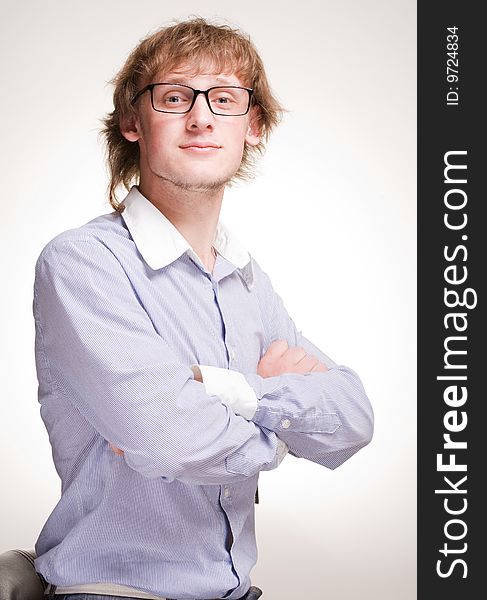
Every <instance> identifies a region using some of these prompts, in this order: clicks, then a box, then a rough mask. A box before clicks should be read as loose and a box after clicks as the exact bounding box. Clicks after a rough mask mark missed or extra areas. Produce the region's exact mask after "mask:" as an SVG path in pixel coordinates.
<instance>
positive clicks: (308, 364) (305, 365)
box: [296, 355, 319, 373]
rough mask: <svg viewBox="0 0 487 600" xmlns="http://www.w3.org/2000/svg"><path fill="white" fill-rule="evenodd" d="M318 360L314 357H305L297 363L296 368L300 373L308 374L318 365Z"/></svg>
mask: <svg viewBox="0 0 487 600" xmlns="http://www.w3.org/2000/svg"><path fill="white" fill-rule="evenodd" d="M318 362H319V361H318V359H317V358H316V357H315V356H308V355H305V357H304V358H303V359H301V360H300V361H299V362H298V363H297V365H296V366H297V367H298V368H299V370H300V371H301V373H309V372H310V371H312V370H313V369H314V367H316V366H317V365H318Z"/></svg>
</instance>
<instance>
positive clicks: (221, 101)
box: [216, 96, 232, 104]
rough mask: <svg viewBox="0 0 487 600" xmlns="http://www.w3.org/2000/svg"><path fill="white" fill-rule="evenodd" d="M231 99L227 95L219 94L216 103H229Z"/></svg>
mask: <svg viewBox="0 0 487 600" xmlns="http://www.w3.org/2000/svg"><path fill="white" fill-rule="evenodd" d="M231 101H232V99H231V98H228V97H227V96H220V98H216V102H217V103H218V104H229V103H230V102H231Z"/></svg>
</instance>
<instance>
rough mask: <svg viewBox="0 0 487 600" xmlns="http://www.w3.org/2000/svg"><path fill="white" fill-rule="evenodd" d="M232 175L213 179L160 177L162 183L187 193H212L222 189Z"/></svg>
mask: <svg viewBox="0 0 487 600" xmlns="http://www.w3.org/2000/svg"><path fill="white" fill-rule="evenodd" d="M233 175H234V173H232V174H231V175H227V176H225V177H220V178H213V179H210V178H208V177H202V178H182V177H181V178H178V177H161V179H163V180H164V181H168V182H169V183H172V184H173V185H174V186H175V187H177V188H180V189H182V190H185V191H187V192H214V191H217V190H221V189H222V188H224V187H225V186H226V185H227V184H228V183H229V182H230V181H231V179H232V177H233Z"/></svg>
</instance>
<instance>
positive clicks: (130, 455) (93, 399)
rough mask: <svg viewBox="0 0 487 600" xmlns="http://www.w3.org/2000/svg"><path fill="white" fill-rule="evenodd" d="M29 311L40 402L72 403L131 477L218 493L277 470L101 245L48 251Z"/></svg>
mask: <svg viewBox="0 0 487 600" xmlns="http://www.w3.org/2000/svg"><path fill="white" fill-rule="evenodd" d="M33 309H34V317H35V323H36V357H37V365H38V369H42V370H43V371H44V370H45V371H46V372H47V376H44V377H43V378H42V381H43V386H44V387H43V388H42V389H41V388H40V389H39V394H40V399H41V400H42V398H47V397H48V396H49V397H52V398H54V399H55V398H56V397H58V396H59V397H63V398H64V399H67V401H68V402H71V403H72V404H73V405H74V406H75V407H76V409H77V410H78V411H79V412H80V414H81V415H82V416H83V417H84V418H85V419H86V420H87V421H88V422H89V423H90V424H91V426H92V427H93V428H94V429H95V430H96V431H97V432H98V433H99V435H100V436H102V437H103V438H104V439H105V440H107V442H108V441H109V442H111V443H112V444H114V445H115V446H117V447H118V448H120V449H121V450H123V452H124V460H125V461H126V463H127V464H128V466H129V467H131V468H132V469H134V470H136V471H138V472H140V473H141V474H142V475H144V476H146V477H151V478H154V477H163V478H165V479H166V480H167V481H172V480H174V479H179V480H180V481H184V482H187V483H195V484H220V483H227V482H233V481H238V480H242V479H244V478H246V477H250V476H253V475H255V473H257V472H258V471H259V470H269V469H272V468H275V467H276V466H277V465H278V464H279V462H280V461H281V460H282V458H283V452H282V450H283V448H282V444H280V443H279V441H278V437H277V436H276V433H274V432H273V431H270V429H267V428H266V426H265V425H257V424H256V423H255V422H252V421H248V420H246V419H244V418H243V417H241V416H238V415H235V414H234V413H233V411H231V410H230V409H229V408H228V407H227V406H226V405H225V404H224V403H222V402H221V401H220V399H219V398H218V397H217V396H215V395H210V394H208V393H207V392H206V390H205V387H204V385H203V384H202V383H200V382H198V381H195V379H194V376H193V372H192V370H191V369H190V367H189V365H184V364H182V363H181V362H180V360H179V359H178V357H177V355H176V354H175V352H173V350H172V349H171V348H169V347H168V346H167V344H166V342H165V341H164V340H163V339H162V338H161V336H160V335H158V333H157V332H156V330H155V329H154V327H153V325H152V322H151V320H150V318H149V316H148V314H147V313H146V311H145V310H144V308H143V307H142V305H141V304H140V302H139V300H138V297H137V293H136V291H135V290H134V288H133V287H132V284H131V281H130V280H129V278H128V276H127V275H126V273H125V271H124V269H123V266H122V264H121V263H120V262H119V260H118V259H117V257H116V256H115V255H114V254H113V253H112V252H111V251H110V249H109V248H107V247H106V246H104V245H103V244H102V243H101V242H98V241H97V240H92V239H88V240H85V239H81V240H79V239H76V240H66V239H62V240H55V241H52V242H51V243H50V244H48V246H47V247H46V248H45V249H44V251H43V252H42V253H41V255H40V257H39V259H38V261H37V263H36V277H35V284H34V305H33ZM107 452H112V451H111V450H110V449H109V447H108V443H107Z"/></svg>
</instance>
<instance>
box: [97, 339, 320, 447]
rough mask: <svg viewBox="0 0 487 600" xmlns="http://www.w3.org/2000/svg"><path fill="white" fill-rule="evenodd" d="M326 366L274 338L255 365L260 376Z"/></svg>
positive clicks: (316, 370) (312, 370)
mask: <svg viewBox="0 0 487 600" xmlns="http://www.w3.org/2000/svg"><path fill="white" fill-rule="evenodd" d="M326 371H328V367H327V366H326V365H325V363H324V362H320V361H319V360H318V359H317V358H316V356H312V355H310V354H307V353H306V351H305V350H304V348H301V347H298V346H294V347H291V348H290V347H289V345H288V343H287V341H286V340H276V341H275V342H272V344H271V345H270V346H269V347H268V348H267V350H266V352H265V354H264V355H263V356H262V358H261V359H260V361H259V364H258V365H257V375H259V376H260V377H264V378H265V377H275V376H277V375H282V374H283V373H301V374H304V373H326ZM193 372H194V373H195V374H194V378H195V380H196V381H199V382H200V383H204V381H203V376H202V373H201V371H200V370H196V371H193ZM109 446H110V448H111V449H112V450H113V452H115V454H117V455H119V456H123V450H121V449H120V448H117V446H115V444H112V443H110V442H109Z"/></svg>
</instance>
